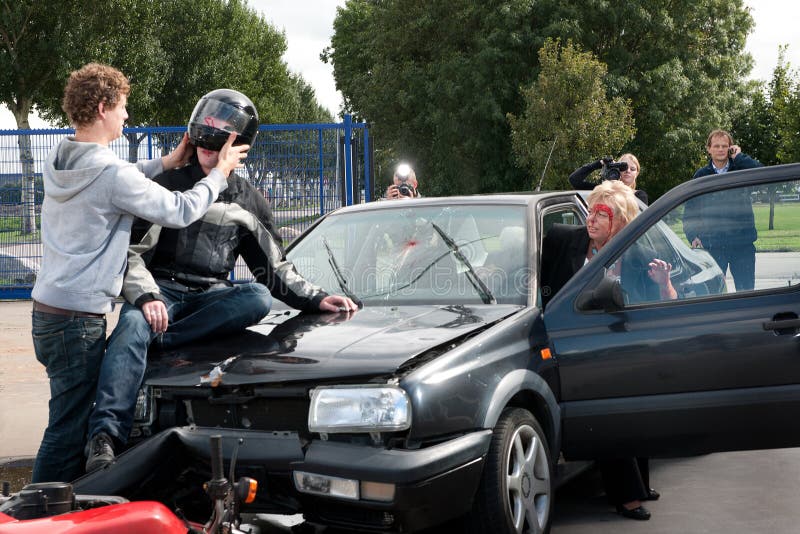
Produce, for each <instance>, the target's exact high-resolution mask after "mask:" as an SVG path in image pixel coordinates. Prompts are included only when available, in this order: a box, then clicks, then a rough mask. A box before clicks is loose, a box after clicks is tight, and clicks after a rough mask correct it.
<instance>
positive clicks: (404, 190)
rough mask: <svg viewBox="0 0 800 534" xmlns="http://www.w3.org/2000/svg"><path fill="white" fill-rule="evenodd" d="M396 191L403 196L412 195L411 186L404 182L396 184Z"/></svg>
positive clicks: (412, 189)
mask: <svg viewBox="0 0 800 534" xmlns="http://www.w3.org/2000/svg"><path fill="white" fill-rule="evenodd" d="M397 192H398V193H400V194H401V195H402V196H404V197H413V196H414V188H413V187H411V186H410V185H409V184H407V183H406V182H403V183H401V184H400V185H398V186H397Z"/></svg>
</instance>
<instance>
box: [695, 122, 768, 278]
mask: <svg viewBox="0 0 800 534" xmlns="http://www.w3.org/2000/svg"><path fill="white" fill-rule="evenodd" d="M706 152H708V155H709V159H710V161H709V162H708V165H706V166H705V167H701V168H699V169H697V171H696V172H695V173H694V176H693V177H692V178H693V179H694V178H700V177H702V176H710V175H712V174H723V173H726V172H729V171H738V170H742V169H752V168H754V167H761V166H762V165H761V163H760V162H759V161H757V160H755V159H753V158H751V157H750V156H748V155H747V154H744V153H743V152H742V149H741V148H739V146H738V145H736V144H734V142H733V137H731V134H729V133H728V132H726V131H725V130H714V131H713V132H711V133H710V134H709V135H708V139H707V140H706ZM683 231H684V233H685V234H686V239H687V240H688V241H689V243H691V245H692V248H703V249H705V250H707V251H708V253H709V254H711V256H712V257H713V258H714V261H716V262H717V264H718V265H719V268H720V269H722V272H723V273H724V272H726V271H727V269H728V267H729V266H730V270H731V276H732V277H733V281H734V284H735V285H736V290H737V291H743V290H748V289H753V287H754V286H755V269H756V267H755V265H756V249H755V245H754V244H753V243H754V242H755V240H756V239H757V238H758V233H757V232H756V225H755V218H754V216H753V205H752V201H751V199H750V195H749V193H748V191H747V189H742V188H739V189H730V190H727V191H720V192H718V193H713V194H710V195H703V196H700V197H696V198H693V199H691V200H689V201H688V202H687V203H686V208H685V209H684V215H683Z"/></svg>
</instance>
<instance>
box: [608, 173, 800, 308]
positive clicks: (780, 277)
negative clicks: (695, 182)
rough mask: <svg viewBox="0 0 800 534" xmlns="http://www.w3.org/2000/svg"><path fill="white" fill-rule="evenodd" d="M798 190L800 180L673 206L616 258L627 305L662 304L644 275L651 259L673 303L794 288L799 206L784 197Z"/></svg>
mask: <svg viewBox="0 0 800 534" xmlns="http://www.w3.org/2000/svg"><path fill="white" fill-rule="evenodd" d="M798 189H800V180H791V181H788V182H783V183H781V184H774V185H763V186H758V187H738V188H730V189H725V190H722V191H714V192H711V193H706V194H704V195H699V196H696V197H694V198H691V199H689V200H688V201H687V202H685V203H683V204H681V205H679V206H677V207H676V208H675V209H673V210H672V211H670V212H669V213H668V214H667V215H666V216H664V217H662V219H661V220H660V221H659V222H658V223H657V224H655V225H653V226H651V227H650V228H649V229H648V230H647V231H646V232H645V233H644V234H642V235H641V236H640V237H639V238H638V239H637V240H636V241H635V242H634V243H633V245H632V246H630V247H628V248H627V249H626V251H625V252H624V253H623V254H622V255H621V256H619V257H620V258H621V263H622V269H621V274H620V275H619V283H620V287H621V289H622V294H623V296H624V302H625V304H626V305H637V304H643V303H647V302H661V301H663V300H666V298H665V297H662V295H661V293H660V292H659V290H658V289H659V288H658V286H657V285H656V284H655V283H654V282H653V280H652V276H651V274H650V273H649V270H650V266H649V265H650V263H651V262H652V261H653V260H654V259H656V258H658V259H661V260H663V261H665V262H667V263H668V264H669V265H670V267H671V270H670V280H671V283H672V286H673V287H674V288H675V292H676V293H677V299H678V300H685V299H693V298H702V297H709V296H718V295H726V294H727V295H730V294H735V293H743V292H759V291H767V290H775V289H780V288H784V287H791V286H796V285H798V284H800V268H798V266H800V202H798V201H794V200H785V198H786V197H785V195H787V194H788V193H786V191H797V190H798ZM782 195H783V197H782ZM616 261H618V260H614V262H616ZM614 262H612V263H609V267H610V266H611V265H613V264H614ZM618 271H619V269H618Z"/></svg>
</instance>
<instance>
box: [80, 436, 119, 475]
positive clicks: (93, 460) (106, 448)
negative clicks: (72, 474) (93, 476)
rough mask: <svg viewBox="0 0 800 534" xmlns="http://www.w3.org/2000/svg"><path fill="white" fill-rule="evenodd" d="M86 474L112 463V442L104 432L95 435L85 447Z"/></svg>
mask: <svg viewBox="0 0 800 534" xmlns="http://www.w3.org/2000/svg"><path fill="white" fill-rule="evenodd" d="M86 456H88V459H87V460H86V472H87V473H91V472H92V471H96V470H98V469H101V468H103V467H106V466H108V465H111V463H112V462H113V461H114V441H113V440H112V439H111V438H110V437H109V435H108V434H106V433H105V432H100V433H99V434H97V435H95V436H94V437H93V438H92V439H91V440H89V443H88V444H87V445H86Z"/></svg>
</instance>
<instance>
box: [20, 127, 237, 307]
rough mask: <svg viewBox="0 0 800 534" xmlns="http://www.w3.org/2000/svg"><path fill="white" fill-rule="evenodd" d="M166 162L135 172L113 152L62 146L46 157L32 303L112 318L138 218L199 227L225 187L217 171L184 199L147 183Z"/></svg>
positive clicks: (69, 140) (141, 164)
mask: <svg viewBox="0 0 800 534" xmlns="http://www.w3.org/2000/svg"><path fill="white" fill-rule="evenodd" d="M162 170H163V168H162V164H161V160H160V159H156V160H150V161H144V162H139V163H137V164H135V165H134V164H132V163H128V162H126V161H123V160H121V159H119V157H117V155H116V154H115V153H114V152H113V151H112V150H111V149H109V148H108V147H106V146H103V145H100V144H97V143H82V142H78V141H75V140H74V138H72V137H67V138H65V139H63V140H62V141H61V142H60V143H59V144H58V145H56V146H55V147H54V148H53V149H52V150H51V151H50V154H49V155H48V156H47V161H46V162H45V166H44V173H43V174H44V203H43V204H42V245H43V247H44V253H43V255H42V266H41V270H40V271H39V275H38V276H37V278H36V284H35V285H34V287H33V293H32V295H33V298H34V299H35V300H37V301H39V302H41V303H43V304H48V305H50V306H56V307H59V308H66V309H69V310H74V311H82V312H90V313H108V312H110V311H111V307H112V306H111V304H112V301H113V299H114V298H115V297H117V296H118V295H119V293H120V289H121V287H122V278H123V276H124V274H125V266H126V265H127V254H128V245H129V240H130V230H131V224H132V222H133V218H134V217H141V218H142V219H145V220H148V221H152V222H154V223H156V224H158V225H162V226H166V227H168V228H183V227H185V226H188V225H190V224H191V223H193V222H194V221H196V220H198V219H199V218H200V217H202V216H203V214H204V213H205V212H206V210H207V209H208V207H209V206H210V205H211V204H212V203H213V202H214V200H215V199H216V198H217V195H218V194H219V192H220V191H223V190H224V189H225V188H226V187H227V178H226V177H225V176H223V175H222V173H220V172H219V171H218V170H216V169H214V170H213V171H212V172H211V173H210V174H209V175H208V176H207V177H205V178H204V179H202V180H200V181H199V182H197V184H195V186H194V187H193V188H192V189H190V190H188V191H185V192H183V193H179V192H173V191H169V190H167V189H165V188H163V187H161V186H160V185H158V184H156V183H155V182H153V181H152V180H150V179H149V178H151V177H153V176H155V175H156V174H158V173H160V172H161V171H162Z"/></svg>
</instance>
